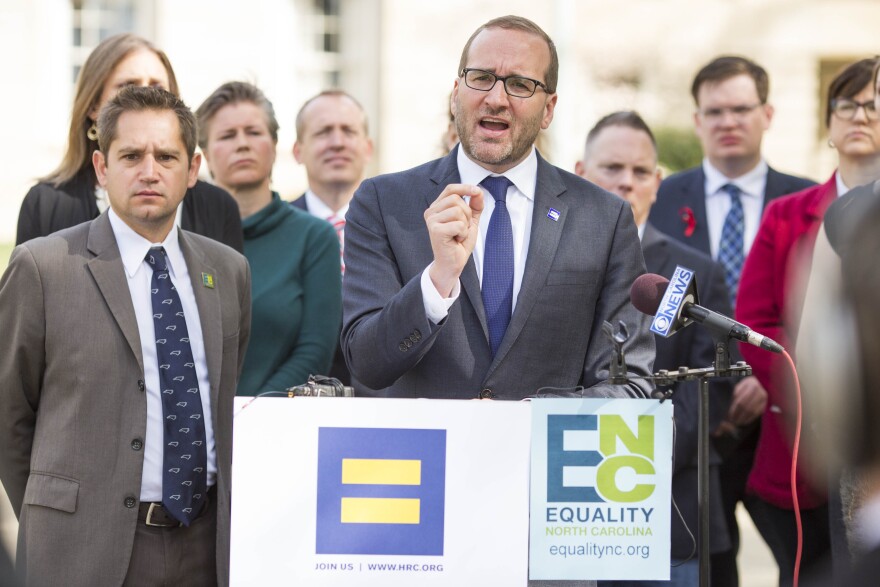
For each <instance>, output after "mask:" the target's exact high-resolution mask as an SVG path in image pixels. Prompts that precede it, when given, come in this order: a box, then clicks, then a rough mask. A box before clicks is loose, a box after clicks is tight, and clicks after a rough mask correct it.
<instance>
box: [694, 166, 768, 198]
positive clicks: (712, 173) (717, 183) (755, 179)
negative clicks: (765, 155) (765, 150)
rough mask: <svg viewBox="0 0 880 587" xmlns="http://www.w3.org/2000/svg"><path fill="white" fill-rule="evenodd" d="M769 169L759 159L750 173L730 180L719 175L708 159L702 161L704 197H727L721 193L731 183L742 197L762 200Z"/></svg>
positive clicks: (724, 193) (721, 174)
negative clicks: (704, 185)
mask: <svg viewBox="0 0 880 587" xmlns="http://www.w3.org/2000/svg"><path fill="white" fill-rule="evenodd" d="M769 170H770V167H769V166H768V165H767V162H766V161H764V160H763V159H761V162H760V163H758V164H757V165H756V166H755V167H754V168H753V169H752V170H751V171H748V172H746V173H744V174H742V175H740V176H739V177H737V178H735V179H731V178H729V177H727V176H726V175H724V174H723V173H721V171H719V170H718V169H717V168H716V167H715V166H714V165H712V164H711V163H710V162H709V159H708V158H704V159H703V173H705V174H706V196H707V197H710V198H711V197H712V196H716V195H720V194H723V195H725V196H726V195H727V193H726V192H723V191H721V188H723V187H724V186H725V185H727V184H729V183H732V184H733V185H735V186H736V187H738V188H739V189H740V192H742V195H744V196H749V197H752V198H758V199H760V200H763V199H764V188H765V186H766V185H767V172H768V171H769Z"/></svg>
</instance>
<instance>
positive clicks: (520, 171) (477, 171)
mask: <svg viewBox="0 0 880 587" xmlns="http://www.w3.org/2000/svg"><path fill="white" fill-rule="evenodd" d="M456 162H457V163H458V175H459V178H460V179H461V183H464V184H470V185H480V182H481V181H483V180H484V179H486V178H487V177H488V176H490V175H504V177H506V178H507V179H509V180H510V181H511V182H512V183H513V185H514V186H515V187H516V189H518V190H519V191H520V193H522V195H524V196H525V197H526V198H528V199H529V200H531V201H534V200H535V184H536V183H537V180H538V156H537V155H536V154H535V147H532V150H531V152H529V154H528V156H527V157H526V158H525V159H523V160H522V161H521V162H520V163H519V164H518V165H517V166H516V167H512V168H510V169H508V170H507V171H505V172H504V173H503V174H497V173H493V172H491V171H489V170H488V169H485V168H484V167H482V166H481V165H479V164H478V163H476V162H474V161H472V160H471V159H470V158H469V157H468V156H467V155H466V154H465V152H464V149H463V148H462V147H461V145H459V147H458V156H457V159H456Z"/></svg>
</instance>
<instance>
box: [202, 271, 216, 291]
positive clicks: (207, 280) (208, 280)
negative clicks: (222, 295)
mask: <svg viewBox="0 0 880 587" xmlns="http://www.w3.org/2000/svg"><path fill="white" fill-rule="evenodd" d="M202 285H204V286H205V287H209V288H211V289H214V276H213V275H211V274H210V273H202Z"/></svg>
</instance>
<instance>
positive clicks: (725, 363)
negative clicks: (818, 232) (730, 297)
mask: <svg viewBox="0 0 880 587" xmlns="http://www.w3.org/2000/svg"><path fill="white" fill-rule="evenodd" d="M618 326H619V330H618V331H617V332H615V331H614V327H613V326H612V325H611V324H610V323H609V322H607V321H606V322H605V323H603V325H602V330H603V331H604V332H605V335H606V336H607V337H608V339H609V341H610V343H611V364H610V366H609V370H608V371H609V378H608V381H609V382H610V383H612V384H614V385H623V384H625V383H628V382H629V377H628V376H627V373H626V358H625V356H624V350H623V346H624V343H626V341H627V340H628V339H629V333H628V332H627V329H626V325H625V324H624V323H623V322H618ZM704 326H706V327H707V328H708V329H709V331H710V332H711V333H712V339H713V340H714V341H715V361H714V362H713V364H712V366H711V367H703V368H699V369H692V368H690V367H679V368H678V369H677V370H676V371H668V370H666V369H661V370H660V371H658V372H657V373H655V374H654V376H653V377H646V378H645V379H647V380H648V381H653V382H654V383H655V384H656V385H657V386H658V387H672V386H673V385H674V384H675V383H678V382H679V381H694V380H699V381H700V401H699V406H700V410H699V422H698V430H697V436H698V437H699V443H698V445H697V518H698V521H699V531H698V535H699V547H698V550H697V553H698V556H699V562H700V583H699V585H700V587H709V570H710V560H709V559H710V552H709V432H710V430H709V380H710V379H719V378H722V377H746V376H748V375H751V374H752V368H751V367H750V366H749V365H748V364H747V363H746V362H745V361H739V362H737V363H736V364H735V365H731V364H730V341H731V340H732V339H731V338H730V337H729V336H728V332H727V331H725V330H724V329H723V328H722V329H720V330H719V329H713V328H712V327H711V326H709V325H706V324H704ZM673 393H674V392H673V391H672V390H671V389H670V390H669V391H667V392H664V393H663V396H662V397H661V398H660V401H661V402H663V401H666V400H667V399H669V398H671V397H672V395H673Z"/></svg>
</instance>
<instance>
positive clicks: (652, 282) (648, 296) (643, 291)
mask: <svg viewBox="0 0 880 587" xmlns="http://www.w3.org/2000/svg"><path fill="white" fill-rule="evenodd" d="M668 285H669V280H668V279H666V278H665V277H663V276H662V275H657V274H656V273H645V274H644V275H639V277H638V278H636V280H635V281H634V282H633V284H632V287H631V288H630V289H629V299H630V301H631V302H632V305H633V306H635V308H636V310H638V311H639V312H641V313H642V314H647V315H648V316H653V315H655V314H656V313H657V308H659V307H660V302H661V301H662V300H663V294H664V293H666V287H667V286H668Z"/></svg>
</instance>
